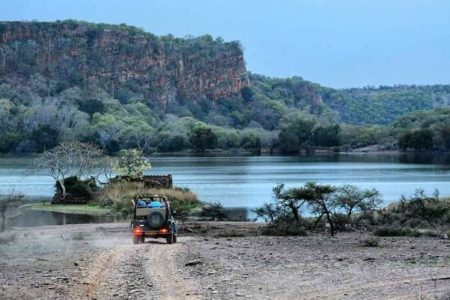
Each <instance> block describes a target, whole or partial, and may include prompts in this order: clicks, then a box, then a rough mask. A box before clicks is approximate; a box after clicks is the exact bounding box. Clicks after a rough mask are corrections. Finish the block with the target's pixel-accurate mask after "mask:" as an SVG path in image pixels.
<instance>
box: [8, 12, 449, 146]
mask: <svg viewBox="0 0 450 300" xmlns="http://www.w3.org/2000/svg"><path fill="white" fill-rule="evenodd" d="M449 104H450V87H449V86H396V87H379V88H363V89H348V90H335V89H330V88H326V87H322V86H320V85H318V84H314V83H311V82H308V81H305V80H303V79H302V78H300V77H293V78H287V79H277V78H269V77H265V76H261V75H256V74H249V73H247V71H246V69H245V62H244V58H243V51H242V48H241V46H240V44H239V42H224V41H223V40H222V39H221V38H216V39H214V38H212V37H211V36H209V35H205V36H201V37H198V38H185V39H181V38H175V37H173V36H170V35H169V36H161V37H158V36H155V35H152V34H150V33H146V32H144V31H143V30H140V29H138V28H135V27H130V26H126V25H106V24H92V23H86V22H79V21H71V20H69V21H58V22H0V122H1V124H2V126H1V127H0V136H1V137H2V138H1V139H0V153H17V154H24V153H33V152H43V151H45V150H47V149H51V148H53V147H55V146H57V145H58V144H60V143H63V142H70V141H81V142H91V143H94V144H96V145H98V146H99V147H100V148H101V149H102V150H104V151H106V152H108V153H116V152H118V151H120V150H121V149H124V148H139V149H141V150H142V151H144V152H145V153H154V152H174V151H183V150H189V149H192V150H195V151H205V150H208V149H214V148H219V149H235V148H241V149H245V150H246V151H249V152H252V153H256V154H257V153H260V152H261V150H262V149H266V150H270V151H273V150H280V151H281V152H283V153H298V152H299V151H301V150H303V149H307V150H308V149H310V148H316V147H325V148H330V147H331V148H332V147H336V146H341V147H342V148H343V149H351V148H355V147H364V146H367V145H372V144H377V143H382V144H388V145H393V147H395V145H396V142H397V138H398V137H399V135H402V134H405V132H402V131H401V130H397V129H398V127H399V126H401V125H394V127H392V126H391V123H392V122H393V121H394V120H395V119H396V118H397V117H399V116H402V115H403V114H405V113H408V112H414V111H417V110H419V109H431V108H435V107H437V108H439V107H445V106H449ZM395 124H401V123H395ZM432 130H434V129H432ZM406 148H409V147H406ZM413 148H414V147H413Z"/></svg>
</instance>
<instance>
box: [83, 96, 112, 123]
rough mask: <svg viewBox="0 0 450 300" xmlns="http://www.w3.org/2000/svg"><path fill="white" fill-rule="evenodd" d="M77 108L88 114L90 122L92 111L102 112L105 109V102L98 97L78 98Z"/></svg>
mask: <svg viewBox="0 0 450 300" xmlns="http://www.w3.org/2000/svg"><path fill="white" fill-rule="evenodd" d="M77 104H78V109H79V110H81V111H82V112H85V113H87V114H88V115H89V117H90V120H91V122H92V116H93V115H94V113H100V114H102V113H104V112H105V110H106V107H105V104H104V103H103V102H102V101H100V100H98V99H89V100H80V101H77Z"/></svg>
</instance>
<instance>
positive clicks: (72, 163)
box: [35, 142, 102, 198]
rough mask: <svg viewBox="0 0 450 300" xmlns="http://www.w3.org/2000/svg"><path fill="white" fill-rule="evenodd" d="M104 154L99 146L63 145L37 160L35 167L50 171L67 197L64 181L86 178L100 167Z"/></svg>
mask: <svg viewBox="0 0 450 300" xmlns="http://www.w3.org/2000/svg"><path fill="white" fill-rule="evenodd" d="M101 157H102V152H101V150H100V149H98V147H97V146H95V145H92V144H85V143H80V142H68V143H63V144H61V145H59V146H57V147H55V148H53V149H51V150H49V151H46V152H44V153H43V154H42V156H41V157H40V158H39V159H38V160H37V162H36V164H35V167H36V168H39V169H44V170H47V171H48V174H49V175H50V176H52V177H53V179H54V180H55V181H56V182H58V183H59V185H60V187H61V190H62V193H63V197H64V198H65V197H66V187H65V185H64V180H65V179H66V178H67V177H69V176H79V177H82V176H86V175H88V174H91V173H92V172H93V170H94V169H95V168H97V167H98V163H99V161H101Z"/></svg>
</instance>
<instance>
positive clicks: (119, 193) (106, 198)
mask: <svg viewBox="0 0 450 300" xmlns="http://www.w3.org/2000/svg"><path fill="white" fill-rule="evenodd" d="M136 194H152V195H160V196H166V197H167V198H168V199H169V200H170V201H171V203H172V206H173V209H174V210H176V211H178V212H179V213H185V212H187V211H189V210H190V209H192V208H195V207H198V206H199V205H200V201H199V200H198V198H197V195H196V194H195V193H193V192H192V191H190V190H188V189H180V188H173V189H156V188H146V187H144V184H143V183H140V182H119V183H115V184H111V185H109V186H107V187H105V188H104V189H103V190H102V194H101V196H100V199H99V202H100V203H99V204H100V205H103V206H111V207H112V208H113V209H114V210H116V211H121V212H124V213H130V212H131V210H132V208H133V206H132V200H133V199H134V196H135V195H136Z"/></svg>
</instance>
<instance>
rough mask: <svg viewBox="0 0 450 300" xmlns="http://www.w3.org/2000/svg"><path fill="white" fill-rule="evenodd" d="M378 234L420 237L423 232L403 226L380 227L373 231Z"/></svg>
mask: <svg viewBox="0 0 450 300" xmlns="http://www.w3.org/2000/svg"><path fill="white" fill-rule="evenodd" d="M373 234H374V235H376V236H412V237H419V236H421V235H422V233H421V232H420V231H419V230H415V229H411V228H402V227H380V228H378V229H377V230H375V232H374V233H373Z"/></svg>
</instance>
